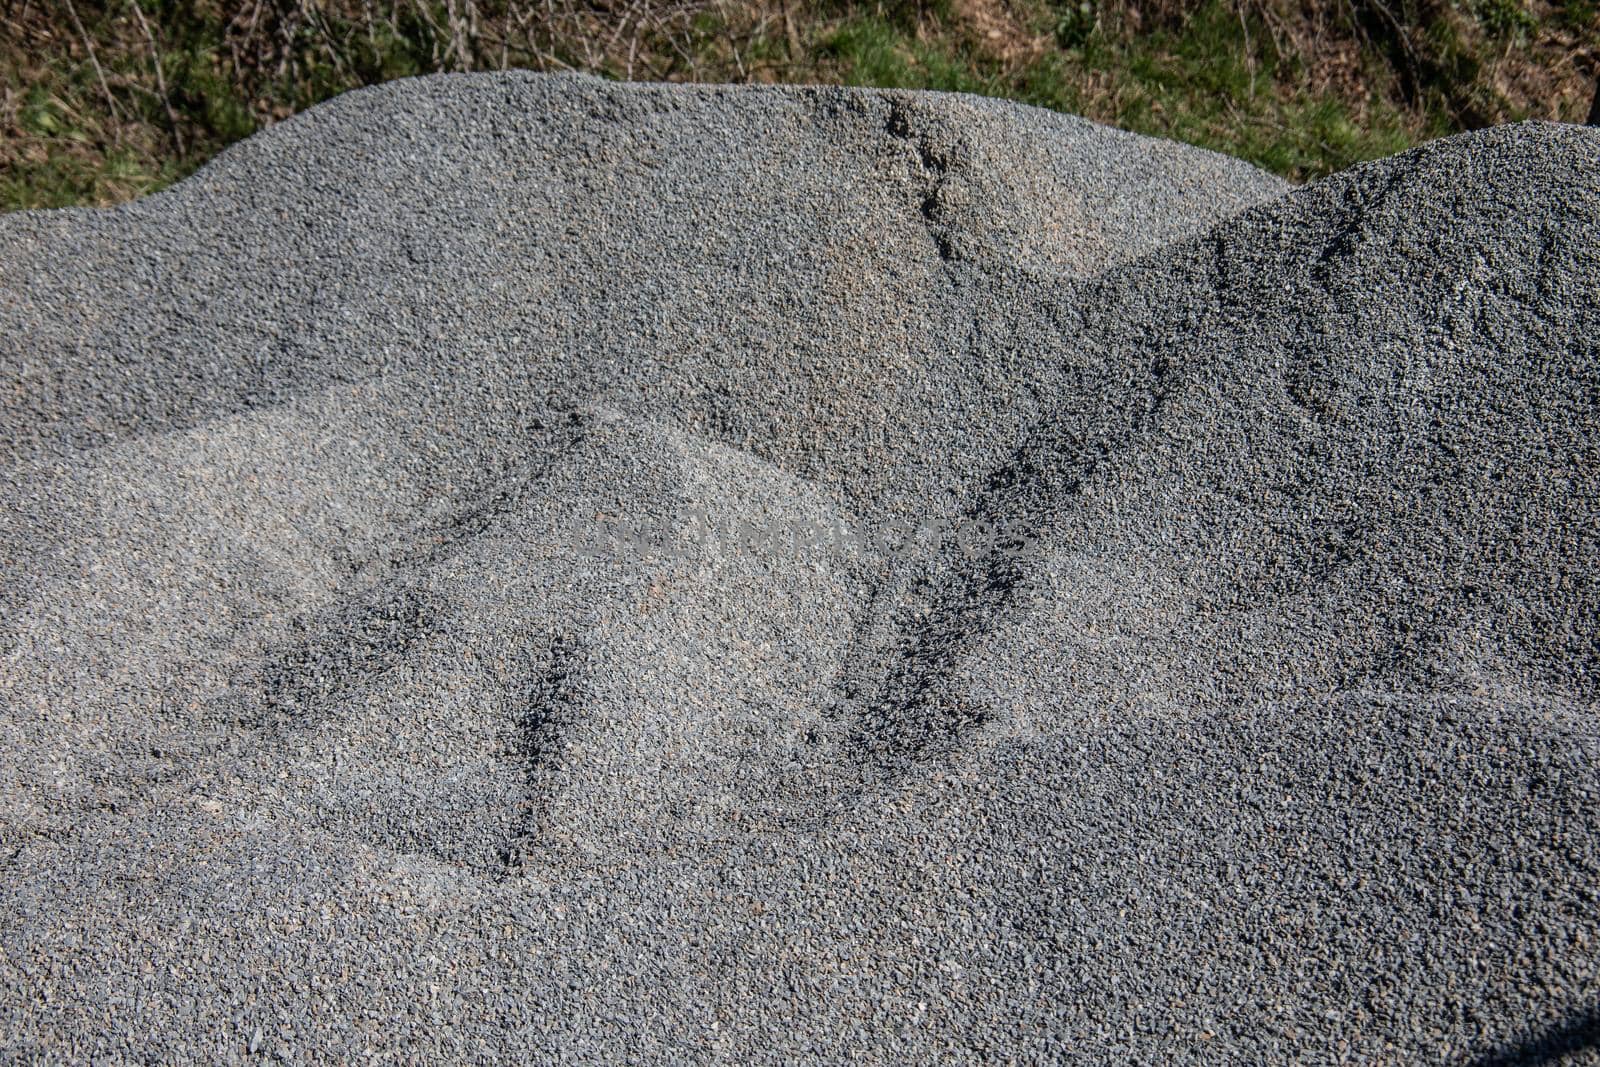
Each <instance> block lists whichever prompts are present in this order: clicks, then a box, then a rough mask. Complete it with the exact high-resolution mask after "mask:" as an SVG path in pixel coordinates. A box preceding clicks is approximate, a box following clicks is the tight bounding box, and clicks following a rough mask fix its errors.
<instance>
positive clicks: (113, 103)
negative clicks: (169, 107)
mask: <svg viewBox="0 0 1600 1067" xmlns="http://www.w3.org/2000/svg"><path fill="white" fill-rule="evenodd" d="M67 14H69V15H71V16H72V25H73V26H74V27H76V28H77V31H78V36H80V37H82V38H83V46H84V47H85V48H87V49H88V50H89V63H90V65H91V66H93V67H94V73H95V77H96V78H98V79H100V91H101V92H103V93H105V94H106V107H107V108H109V109H110V111H111V117H112V119H113V120H115V123H116V124H114V125H113V126H112V131H111V135H112V137H114V138H115V139H116V140H117V143H119V144H120V143H121V142H122V131H121V129H120V128H119V126H120V123H121V120H122V113H121V111H119V110H118V108H117V99H116V97H114V96H112V95H111V86H110V85H108V84H107V83H106V72H105V71H104V70H102V69H100V57H99V56H97V55H95V54H94V42H93V41H92V40H90V39H89V32H88V31H87V30H85V29H84V28H83V20H81V19H79V18H78V9H77V7H76V6H74V5H73V3H72V0H67Z"/></svg>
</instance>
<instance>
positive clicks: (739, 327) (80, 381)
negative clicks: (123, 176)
mask: <svg viewBox="0 0 1600 1067" xmlns="http://www.w3.org/2000/svg"><path fill="white" fill-rule="evenodd" d="M1597 232H1600V134H1597V133H1596V132H1594V131H1588V130H1582V129H1578V128H1573V127H1562V126H1554V125H1537V124H1528V125H1522V126H1515V127H1503V128H1499V129H1495V130H1489V131H1484V132H1481V133H1477V134H1472V135H1467V136H1463V137H1459V138H1454V139H1451V140H1447V141H1440V142H1436V143H1434V144H1432V145H1429V146H1426V147H1424V148H1422V149H1418V150H1416V151H1414V152H1410V153H1407V154H1405V155H1402V156H1398V157H1395V158H1393V159H1390V160H1384V161H1380V162H1377V163H1373V164H1369V165H1366V166H1363V167H1359V168H1356V169H1355V170H1352V171H1350V172H1347V173H1345V174H1341V175H1337V176H1335V177H1333V178H1330V179H1328V180H1325V181H1323V182H1319V183H1317V184H1315V185H1313V186H1309V187H1306V188H1304V189H1299V190H1293V189H1291V188H1289V187H1288V186H1286V185H1284V184H1283V183H1281V182H1279V181H1277V180H1276V179H1274V178H1271V177H1269V176H1266V175H1263V174H1261V173H1260V172H1258V171H1255V170H1254V169H1252V168H1250V167H1248V166H1247V165H1245V164H1243V163H1240V162H1238V161H1235V160H1230V159H1227V158H1225V157H1221V156H1217V155H1213V154H1210V153H1206V152H1202V151H1199V150H1196V149H1192V148H1187V147H1183V146H1179V145H1175V144H1170V143H1167V142H1161V141H1155V140H1150V139H1145V138H1139V137H1134V136H1131V135H1127V134H1123V133H1119V132H1116V131H1112V130H1107V129H1104V128H1100V127H1096V126H1093V125H1091V124H1089V123H1085V122H1082V121H1080V120H1076V119H1072V118H1068V117H1064V116H1059V115H1054V114H1050V113H1046V112H1040V111H1036V110H1032V109H1028V108H1022V107H1017V106H1014V105H1008V104H1002V103H998V102H993V101H985V100H980V99H975V98H969V97H953V96H941V95H934V94H918V93H889V92H867V91H845V90H832V89H752V88H741V89H734V88H725V89H719V88H688V87H661V86H621V85H614V84H608V83H604V82H599V81H594V80H590V79H583V78H565V77H561V78H548V77H538V76H528V75H496V76H458V77H448V78H435V79H427V80H421V81H410V82H401V83H395V84H392V85H389V86H386V87H384V88H382V89H378V90H370V91H364V92H360V93H354V94H350V95H347V96H345V97H341V98H340V99H338V100H336V101H334V102H332V103H330V104H328V105H324V106H323V107H320V108H318V109H315V110H313V111H311V112H308V113H306V114H304V115H302V116H299V117H297V118H296V119H294V120H292V121H290V122H288V123H285V124H283V125H281V126H278V127H275V128H274V129H272V130H270V131H268V132H267V133H264V134H262V135H259V136H257V137H255V138H253V139H251V140H250V141H248V142H245V143H244V144H242V145H240V146H237V147H235V148H234V149H232V150H230V151H229V152H227V153H225V154H224V155H223V157H221V158H220V159H219V160H217V161H216V162H214V163H213V164H212V165H210V166H209V167H207V168H206V169H204V170H203V171H201V172H200V173H199V174H197V175H196V176H194V177H193V178H191V179H189V180H188V181H186V182H184V183H182V184H180V185H179V186H177V187H176V188H174V189H173V190H171V191H169V192H166V193H163V194H160V195H158V196H155V197H151V198H148V199H146V200H144V201H141V202H139V203H136V204H132V205H128V206H126V207H123V208H119V209H116V210H112V211H103V212H92V211H70V212H50V213H25V214H19V215H11V216H7V217H5V218H3V219H0V378H3V380H0V396H3V397H4V400H3V402H0V464H3V465H0V500H3V501H4V505H5V506H4V510H3V512H0V568H3V577H0V611H3V616H0V656H3V658H0V869H3V870H4V877H3V879H0V1049H3V1050H4V1052H5V1054H6V1055H7V1056H12V1057H19V1058H23V1059H28V1058H35V1057H38V1058H52V1057H53V1058H64V1059H69V1060H87V1059H98V1058H102V1057H106V1056H110V1057H112V1058H123V1059H158V1060H167V1059H184V1058H192V1059H197V1060H207V1061H210V1060H217V1059H221V1060H225V1061H238V1060H254V1059H260V1058H269V1057H275V1058H279V1059H283V1060H296V1059H309V1060H322V1059H328V1058H337V1057H343V1058H365V1057H367V1056H371V1055H378V1056H381V1057H385V1058H390V1059H398V1060H406V1061H410V1060H414V1059H417V1058H421V1057H438V1056H445V1057H449V1058H454V1059H469V1058H470V1059H482V1058H494V1059H506V1060H512V1061H517V1062H523V1061H525V1060H526V1059H527V1058H528V1057H530V1056H531V1057H537V1058H540V1059H561V1060H570V1061H588V1062H593V1061H595V1060H607V1061H610V1060H639V1061H649V1062H678V1061H683V1060H691V1061H723V1060H726V1061H730V1062H751V1061H761V1062H794V1061H796V1060H801V1061H804V1060H821V1061H834V1060H838V1059H842V1058H845V1057H847V1056H860V1057H863V1058H866V1059H869V1060H873V1061H885V1062H906V1061H907V1060H911V1061H933V1060H946V1059H954V1060H973V1059H1013V1058H1015V1059H1022V1060H1031V1059H1037V1058H1041V1057H1065V1056H1075V1057H1080V1058H1087V1059H1089V1060H1096V1061H1106V1062H1125V1061H1127V1060H1128V1059H1130V1058H1133V1059H1138V1060H1146V1061H1149V1060H1163V1061H1165V1060H1188V1061H1195V1062H1207V1063H1210V1062H1222V1061H1252V1060H1261V1061H1267V1060H1271V1061H1276V1060H1282V1059H1285V1058H1296V1059H1301V1060H1305V1061H1307V1062H1327V1061H1333V1060H1338V1059H1341V1058H1345V1059H1351V1060H1358V1061H1366V1060H1372V1059H1389V1060H1430V1061H1440V1060H1443V1061H1468V1060H1472V1059H1474V1058H1478V1057H1494V1056H1512V1057H1515V1056H1526V1057H1535V1058H1536V1057H1539V1056H1546V1055H1556V1054H1568V1055H1570V1056H1572V1057H1576V1058H1580V1059H1581V1058H1583V1057H1585V1056H1588V1057H1591V1058H1592V1057H1594V1056H1596V1055H1597V1053H1596V1048H1597V1044H1596V1040H1597V1039H1596V1038H1595V1037H1594V1031H1595V1030H1596V1029H1597V1028H1600V1016H1597V1014H1596V1008H1595V1004H1596V999H1595V998H1596V995H1597V989H1600V719H1597V717H1596V714H1597V711H1600V709H1597V706H1596V704H1597V699H1600V637H1597V628H1596V626H1595V619H1596V618H1597V617H1600V610H1597V609H1600V588H1597V583H1600V246H1597V244H1596V241H1595V234H1596V233H1597Z"/></svg>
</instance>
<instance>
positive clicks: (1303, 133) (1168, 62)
mask: <svg viewBox="0 0 1600 1067" xmlns="http://www.w3.org/2000/svg"><path fill="white" fill-rule="evenodd" d="M1060 18H1061V19H1064V20H1066V23H1067V26H1068V29H1069V31H1070V32H1066V33H1062V32H1061V28H1060V27H1061V23H1060V22H1059V21H1058V24H1057V27H1056V29H1057V33H1056V38H1057V40H1058V41H1060V40H1062V39H1066V40H1069V41H1071V42H1073V45H1072V47H1070V48H1067V49H1065V50H1063V51H1061V52H1052V53H1049V54H1047V55H1045V56H1043V57H1041V58H1039V59H1036V60H1034V61H1032V62H1030V63H1027V64H1026V65H1024V66H1021V67H1020V68H1016V69H1007V68H1006V67H1005V66H1004V65H1002V64H1001V63H1000V62H998V61H996V60H994V59H989V58H985V57H983V56H982V55H981V54H979V53H976V52H974V51H973V50H971V49H970V48H965V47H960V46H957V47H951V46H949V45H942V46H939V45H930V44H928V43H925V42H922V41H919V40H917V39H915V38H914V37H912V36H911V34H910V33H909V32H908V31H907V30H905V29H904V28H901V27H897V26H895V25H894V24H892V23H891V22H889V21H888V20H886V19H883V18H871V17H863V18H857V19H853V20H850V21H847V22H845V23H844V24H843V25H841V26H839V27H838V28H836V29H835V30H833V31H832V32H831V33H830V34H828V35H827V36H826V37H825V38H824V39H823V41H822V44H821V49H820V52H821V54H822V56H823V57H825V58H826V59H827V60H828V61H830V62H832V63H834V64H836V65H837V73H838V80H839V81H840V82H842V83H843V84H846V85H858V86H876V87H879V88H898V89H912V88H927V89H940V90H946V91H951V92H968V93H982V94H985V95H992V96H1004V97H1008V98H1011V99H1014V100H1019V101H1022V102H1024V103H1029V104H1035V105H1037V106H1040V107H1048V108H1054V109H1056V110H1060V111H1068V112H1074V113H1078V112H1084V111H1092V110H1095V109H1099V110H1101V111H1103V112H1108V113H1107V114H1104V115H1103V117H1104V119H1105V120H1107V121H1110V122H1111V123H1112V124H1114V125H1117V126H1120V127H1122V128H1124V129H1128V130H1133V131H1135V132H1138V133H1146V134H1151V135H1154V136H1158V137H1169V138H1173V139H1175V140H1180V141H1187V142H1189V143H1191V144H1197V145H1201V146H1203V147H1206V148H1212V149H1215V150H1217V151H1220V152H1226V153H1228V154H1230V155H1235V156H1239V157H1241V158H1243V159H1247V160H1249V161H1251V162H1252V163H1255V164H1257V165H1258V166H1261V167H1263V168H1265V169H1267V170H1271V171H1274V172H1276V173H1278V174H1282V175H1286V176H1288V177H1292V178H1296V179H1305V178H1309V177H1315V176H1317V175H1320V174H1326V173H1328V172H1330V171H1334V170H1340V169H1343V168H1345V167H1348V166H1350V165H1351V164H1353V163H1356V162H1360V161H1362V160H1367V159H1373V158H1377V157H1380V156H1386V155H1391V154H1393V153H1395V152H1399V151H1403V150H1404V149H1406V148H1408V147H1410V146H1412V145H1413V144H1415V143H1416V140H1417V132H1418V123H1417V122H1416V120H1415V119H1414V118H1413V117H1411V116H1408V115H1407V114H1405V113H1404V112H1403V111H1402V110H1401V109H1399V108H1398V107H1396V106H1394V105H1392V104H1388V103H1386V102H1384V101H1382V100H1379V99H1369V100H1367V101H1365V107H1364V108H1363V113H1362V114H1360V115H1357V114H1356V113H1355V110H1354V109H1353V108H1352V106H1351V105H1350V103H1349V102H1347V101H1345V100H1341V99H1336V98H1330V97H1321V98H1318V97H1315V96H1312V95H1309V94H1307V93H1305V92H1304V91H1294V90H1291V89H1286V88H1285V85H1286V84H1293V83H1294V82H1295V81H1297V80H1299V78H1300V74H1301V72H1300V70H1298V69H1297V64H1295V63H1294V62H1293V61H1291V60H1286V59H1284V58H1282V57H1279V56H1277V55H1275V54H1274V53H1273V52H1272V49H1271V47H1270V44H1269V42H1270V40H1271V38H1270V35H1269V34H1268V32H1267V31H1266V29H1265V28H1264V27H1261V26H1259V25H1257V26H1255V27H1253V28H1252V27H1250V25H1249V23H1248V22H1246V23H1243V24H1242V23H1241V22H1240V21H1239V18H1238V16H1237V14H1236V13H1235V9H1233V8H1231V7H1229V6H1228V5H1226V4H1224V3H1221V2H1218V0H1211V2H1209V3H1207V4H1206V5H1205V6H1204V7H1202V8H1200V9H1199V10H1197V11H1196V12H1195V13H1194V15H1193V16H1192V17H1191V18H1190V19H1189V20H1188V21H1187V23H1186V24H1185V26H1184V27H1183V28H1182V29H1181V30H1178V31H1171V30H1167V31H1157V32H1155V33H1150V34H1144V35H1140V36H1138V37H1133V38H1130V39H1118V38H1115V37H1112V36H1109V35H1108V34H1106V33H1104V32H1103V31H1102V30H1100V29H1098V28H1096V27H1095V26H1094V24H1093V8H1092V7H1088V5H1081V4H1080V5H1075V6H1072V7H1069V8H1067V9H1066V13H1065V14H1063V15H1062V16H1060ZM1096 72H1104V73H1107V74H1110V75H1111V79H1112V81H1113V83H1114V84H1115V90H1114V93H1113V94H1112V96H1111V97H1110V99H1109V100H1094V99H1091V94H1090V92H1089V91H1088V90H1087V89H1086V88H1085V86H1086V85H1087V84H1088V82H1089V80H1090V76H1091V75H1092V74H1094V73H1096ZM1423 129H1424V130H1425V131H1426V132H1428V133H1433V132H1435V131H1437V132H1439V133H1443V132H1446V131H1445V130H1444V128H1443V126H1442V124H1436V125H1435V126H1433V127H1429V126H1424V127H1423Z"/></svg>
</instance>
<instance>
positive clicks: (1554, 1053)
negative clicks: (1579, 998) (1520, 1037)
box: [1468, 1005, 1600, 1067]
mask: <svg viewBox="0 0 1600 1067" xmlns="http://www.w3.org/2000/svg"><path fill="white" fill-rule="evenodd" d="M1597 1050H1600V1005H1597V1006H1596V1007H1594V1008H1591V1009H1589V1010H1588V1011H1586V1012H1582V1013H1580V1014H1578V1015H1574V1016H1573V1017H1572V1018H1570V1019H1568V1020H1567V1021H1566V1022H1564V1023H1560V1024H1558V1025H1556V1026H1552V1027H1550V1028H1549V1029H1547V1030H1544V1031H1542V1032H1540V1033H1537V1034H1534V1035H1533V1036H1531V1037H1529V1038H1528V1039H1527V1040H1526V1041H1524V1042H1523V1043H1522V1044H1520V1045H1511V1046H1508V1047H1506V1048H1502V1049H1500V1050H1499V1051H1497V1052H1491V1053H1489V1054H1488V1055H1487V1056H1481V1057H1479V1058H1478V1059H1475V1060H1472V1061H1471V1062H1470V1063H1469V1064H1468V1067H1538V1065H1541V1064H1553V1063H1559V1062H1560V1061H1562V1060H1563V1059H1565V1058H1566V1057H1568V1056H1572V1055H1574V1054H1576V1053H1579V1052H1587V1051H1597Z"/></svg>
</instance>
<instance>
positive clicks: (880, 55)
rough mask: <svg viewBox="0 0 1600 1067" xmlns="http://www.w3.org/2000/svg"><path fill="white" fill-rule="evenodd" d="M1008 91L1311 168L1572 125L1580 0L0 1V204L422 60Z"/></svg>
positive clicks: (63, 190)
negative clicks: (1467, 137)
mask: <svg viewBox="0 0 1600 1067" xmlns="http://www.w3.org/2000/svg"><path fill="white" fill-rule="evenodd" d="M504 67H523V68H532V69H537V70H584V71H591V72H594V73H598V74H603V75H606V76H609V77H615V78H633V79H652V80H672V81H735V82H837V83H842V84H849V85H878V86H899V87H907V88H933V89H950V90H961V91H967V92H978V93H985V94H988V95H993V96H1004V97H1010V98H1013V99H1017V100H1022V101H1026V102H1028V103H1033V104H1039V105H1043V106H1046V107H1053V108H1057V109H1060V110H1064V111H1070V112H1073V113H1076V114H1081V115H1085V116H1088V117H1089V118H1093V119H1097V120H1100V121H1103V122H1108V123H1112V124H1114V125H1118V126H1122V127H1124V128H1127V129H1131V130H1136V131H1139V132H1142V133H1151V134H1157V135H1161V136H1166V137H1173V138H1177V139H1179V140H1184V141H1190V142H1193V143H1196V144H1201V145H1205V146H1207V147H1211V148H1216V149H1219V150H1221V151H1224V152H1229V153H1232V154H1234V155H1238V156H1242V157H1244V158H1246V159H1250V160H1253V161H1255V162H1257V163H1259V164H1261V165H1262V166H1264V167H1267V168H1269V169H1271V170H1273V171H1276V172H1278V173H1280V174H1283V175H1285V176H1287V177H1290V178H1294V179H1301V180H1303V179H1307V178H1312V177H1316V176H1318V175H1321V174H1326V173H1328V172H1330V171H1334V170H1338V169H1341V168H1343V167H1346V166H1349V165H1350V164H1351V163H1354V162H1357V161H1359V160H1362V159H1368V158H1372V157H1375V156H1381V155H1387V154H1390V153H1392V152H1395V151H1398V150H1400V149H1403V148H1405V147H1407V146H1409V145H1411V144H1414V143H1416V142H1418V141H1421V140H1425V139H1428V138H1431V137H1435V136H1439V135H1441V134H1445V133H1450V132H1453V131H1456V130H1461V129H1469V128H1474V127H1479V126H1484V125H1488V124H1492V123H1496V122H1503V121H1508V120H1513V119H1519V118H1528V117H1535V118H1552V119H1560V120H1564V121H1569V122H1580V121H1583V119H1584V117H1585V116H1586V115H1587V114H1588V109H1589V104H1590V98H1591V94H1592V93H1593V85H1594V81H1593V79H1594V78H1595V77H1596V74H1597V73H1600V0H1311V2H1308V3H1298V2H1295V0H928V2H898V3H879V4H864V3H850V2H843V0H756V2H754V3H747V4H733V3H727V2H722V0H194V2H188V3H180V2H173V0H0V86H3V89H0V209H8V210H9V209H16V208H26V207H57V206H65V205H70V204H109V203H115V202H118V201H121V200H127V199H130V198H132V197H136V196H139V195H142V194H144V193H148V192H151V191H153V190H155V189H159V188H161V187H162V186H164V185H167V184H169V183H171V182H173V181H175V180H177V179H178V178H181V177H183V176H184V175H185V174H187V173H189V172H190V171H192V170H194V169H195V168H196V167H197V166H199V165H200V164H201V163H203V162H205V160H207V159H208V158H210V157H211V156H212V155H213V154H215V153H216V152H217V151H218V150H219V149H221V148H222V147H223V146H225V145H227V144H229V143H230V142H232V141H235V140H237V139H239V138H241V137H244V136H247V135H248V134H250V133H252V132H254V131H255V130H257V129H259V128H261V127H262V126H264V125H266V124H268V123H271V122H275V121H277V120H279V119H282V118H284V117H286V116H288V115H290V114H292V113H294V112H295V111H298V110H300V109H302V108H305V107H308V106H310V105H311V104H314V103H316V102H318V101H319V100H323V99H325V98H327V97H329V96H331V95H334V94H335V93H338V92H341V91H343V90H345V89H349V88H353V87H356V86H359V85H368V84H372V83H374V82H379V81H384V80H387V79H390V78H396V77H401V76H405V75H411V74H420V73H426V72H430V71H438V70H479V69H500V68H504Z"/></svg>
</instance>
